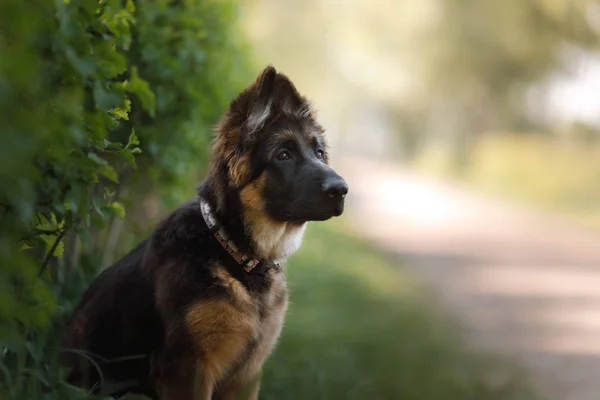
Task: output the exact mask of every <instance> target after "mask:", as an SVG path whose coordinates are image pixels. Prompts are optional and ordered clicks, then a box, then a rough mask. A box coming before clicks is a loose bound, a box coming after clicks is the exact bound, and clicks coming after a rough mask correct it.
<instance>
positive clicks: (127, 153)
mask: <svg viewBox="0 0 600 400" xmlns="http://www.w3.org/2000/svg"><path fill="white" fill-rule="evenodd" d="M136 148H137V147H136ZM121 155H122V156H123V158H124V159H125V161H127V162H128V163H129V165H131V166H132V167H133V168H137V163H136V162H135V156H134V155H133V151H132V150H129V149H123V150H122V151H121Z"/></svg>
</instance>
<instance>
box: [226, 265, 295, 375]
mask: <svg viewBox="0 0 600 400" xmlns="http://www.w3.org/2000/svg"><path fill="white" fill-rule="evenodd" d="M269 279H270V285H269V289H268V290H266V291H265V292H264V293H261V294H256V295H255V296H253V297H255V298H256V311H255V312H256V315H255V318H256V321H257V325H256V331H255V332H256V333H255V336H254V338H253V340H252V342H251V343H249V344H248V347H247V353H246V354H245V357H243V358H245V360H241V361H242V363H241V365H240V369H239V372H238V373H237V375H238V377H239V378H241V379H252V378H253V377H254V376H256V375H258V373H259V372H260V370H261V369H262V366H263V364H264V362H265V361H266V359H267V357H268V356H269V355H270V354H271V352H272V350H273V348H274V347H275V344H276V342H277V339H278V338H279V336H280V334H281V330H282V328H283V323H284V319H285V312H286V309H287V304H288V293H287V287H286V282H285V275H284V273H283V272H282V271H281V270H278V271H277V270H273V271H271V272H270V273H269Z"/></svg>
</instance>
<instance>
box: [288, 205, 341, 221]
mask: <svg viewBox="0 0 600 400" xmlns="http://www.w3.org/2000/svg"><path fill="white" fill-rule="evenodd" d="M343 213H344V201H340V202H338V203H337V204H336V205H335V206H334V207H333V208H330V209H328V210H318V211H314V210H311V211H306V212H297V213H296V212H292V211H284V212H283V214H282V216H283V219H284V220H285V221H286V222H290V223H297V224H303V223H305V222H308V221H327V220H329V219H331V218H333V217H339V216H340V215H342V214H343Z"/></svg>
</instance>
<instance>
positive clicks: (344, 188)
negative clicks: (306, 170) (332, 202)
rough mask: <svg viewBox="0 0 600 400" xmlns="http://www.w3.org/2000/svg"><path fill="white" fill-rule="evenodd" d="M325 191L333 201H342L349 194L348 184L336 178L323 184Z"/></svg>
mask: <svg viewBox="0 0 600 400" xmlns="http://www.w3.org/2000/svg"><path fill="white" fill-rule="evenodd" d="M323 191H324V192H325V193H326V194H327V196H329V197H331V198H332V199H337V200H341V199H343V198H344V196H346V193H348V184H347V183H346V181H344V180H343V179H342V178H340V177H339V176H336V177H334V178H330V179H328V180H326V181H325V183H323Z"/></svg>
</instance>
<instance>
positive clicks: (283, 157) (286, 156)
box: [277, 150, 292, 161]
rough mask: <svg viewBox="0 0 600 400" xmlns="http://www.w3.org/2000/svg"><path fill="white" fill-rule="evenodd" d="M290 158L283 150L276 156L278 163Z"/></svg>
mask: <svg viewBox="0 0 600 400" xmlns="http://www.w3.org/2000/svg"><path fill="white" fill-rule="evenodd" d="M290 158H292V156H291V155H290V152H289V151H287V150H284V151H282V152H281V153H279V154H277V159H278V160H279V161H285V160H289V159H290Z"/></svg>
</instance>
